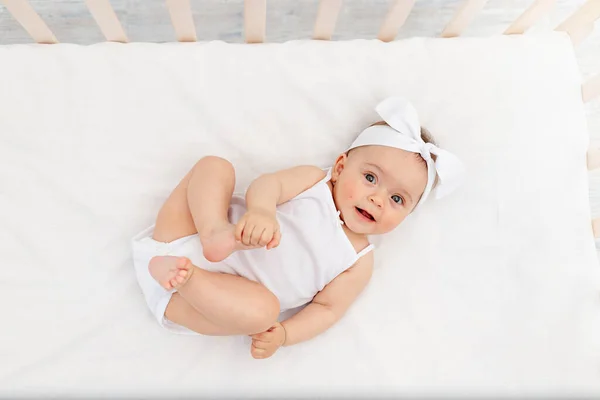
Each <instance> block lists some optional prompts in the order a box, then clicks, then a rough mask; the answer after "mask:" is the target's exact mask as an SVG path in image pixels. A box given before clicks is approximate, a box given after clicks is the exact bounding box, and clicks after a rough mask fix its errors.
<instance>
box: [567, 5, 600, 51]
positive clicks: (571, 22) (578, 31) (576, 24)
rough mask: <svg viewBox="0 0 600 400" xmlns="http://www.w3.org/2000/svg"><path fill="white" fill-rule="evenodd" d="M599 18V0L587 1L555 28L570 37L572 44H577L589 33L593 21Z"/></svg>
mask: <svg viewBox="0 0 600 400" xmlns="http://www.w3.org/2000/svg"><path fill="white" fill-rule="evenodd" d="M598 18H600V0H587V1H586V2H585V3H584V4H583V5H582V6H581V7H580V8H579V9H578V10H577V11H575V12H574V13H573V14H572V15H571V16H570V17H569V18H567V19H566V20H564V21H563V22H562V23H561V24H560V25H558V26H557V27H556V30H557V31H565V32H567V33H568V34H569V35H570V36H571V40H572V41H573V44H574V45H575V44H578V43H580V42H582V41H583V39H585V37H587V36H588V35H589V33H591V31H592V30H593V26H594V21H596V20H597V19H598Z"/></svg>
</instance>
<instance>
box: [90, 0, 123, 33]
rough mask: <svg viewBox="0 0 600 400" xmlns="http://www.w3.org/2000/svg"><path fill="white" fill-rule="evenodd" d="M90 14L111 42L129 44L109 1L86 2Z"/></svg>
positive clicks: (93, 0)
mask: <svg viewBox="0 0 600 400" xmlns="http://www.w3.org/2000/svg"><path fill="white" fill-rule="evenodd" d="M85 4H86V5H87V7H88V9H89V10H90V13H91V14H92V16H93V17H94V19H95V20H96V23H97V24H98V26H99V27H100V30H101V31H102V34H103V35H104V37H105V38H106V40H107V41H109V42H121V43H127V42H128V41H129V40H128V39H127V35H126V34H125V31H124V30H123V27H122V26H121V23H120V22H119V19H118V18H117V14H115V11H114V10H113V8H112V6H111V5H110V2H109V1H108V0H85Z"/></svg>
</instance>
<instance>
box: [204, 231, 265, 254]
mask: <svg viewBox="0 0 600 400" xmlns="http://www.w3.org/2000/svg"><path fill="white" fill-rule="evenodd" d="M200 241H201V242H202V250H203V253H204V258H206V259H207V260H208V261H212V262H219V261H223V260H224V259H226V258H227V257H229V255H230V254H231V253H233V252H234V251H237V250H249V249H255V248H257V247H260V246H245V245H243V244H242V243H240V242H238V241H236V240H235V225H233V224H230V223H225V224H223V225H219V226H216V227H214V228H212V229H210V230H208V231H207V232H206V233H204V234H202V235H200Z"/></svg>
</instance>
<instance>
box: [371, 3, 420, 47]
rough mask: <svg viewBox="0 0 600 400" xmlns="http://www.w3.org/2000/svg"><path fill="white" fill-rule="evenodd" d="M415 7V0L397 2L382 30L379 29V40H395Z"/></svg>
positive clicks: (388, 14) (382, 25)
mask: <svg viewBox="0 0 600 400" xmlns="http://www.w3.org/2000/svg"><path fill="white" fill-rule="evenodd" d="M414 5H415V0H396V1H395V2H394V4H393V5H392V7H391V8H390V10H389V11H388V13H387V15H386V16H385V20H384V21H383V24H381V28H379V34H378V35H377V39H379V40H381V41H382V42H391V41H392V40H394V39H395V38H396V35H397V34H398V31H399V30H400V28H401V27H402V25H404V22H406V18H408V16H409V14H410V11H411V10H412V8H413V6H414Z"/></svg>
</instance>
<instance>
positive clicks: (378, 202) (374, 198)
mask: <svg viewBox="0 0 600 400" xmlns="http://www.w3.org/2000/svg"><path fill="white" fill-rule="evenodd" d="M369 200H370V201H371V203H373V204H375V205H376V206H377V207H382V206H383V200H382V199H381V196H378V195H376V194H373V195H371V196H369Z"/></svg>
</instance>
